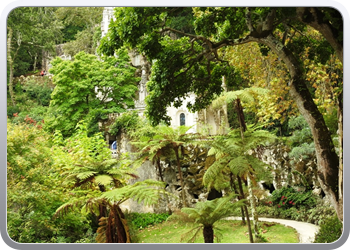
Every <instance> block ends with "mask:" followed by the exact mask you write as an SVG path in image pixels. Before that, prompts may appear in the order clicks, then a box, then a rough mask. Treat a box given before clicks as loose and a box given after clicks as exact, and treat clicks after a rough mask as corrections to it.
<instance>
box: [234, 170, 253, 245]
mask: <svg viewBox="0 0 350 250" xmlns="http://www.w3.org/2000/svg"><path fill="white" fill-rule="evenodd" d="M237 180H238V187H239V191H240V193H241V199H244V198H245V197H244V192H243V186H242V180H241V177H239V176H238V175H237ZM243 209H244V212H245V216H246V218H247V225H248V232H249V240H250V243H254V239H253V233H252V228H251V226H250V218H249V212H248V208H247V206H246V205H244V206H243Z"/></svg>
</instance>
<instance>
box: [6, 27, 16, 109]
mask: <svg viewBox="0 0 350 250" xmlns="http://www.w3.org/2000/svg"><path fill="white" fill-rule="evenodd" d="M12 35H13V30H12V28H10V27H8V35H7V62H8V65H9V69H10V76H9V92H10V98H11V102H12V105H13V106H16V99H15V94H14V92H13V60H14V58H12V56H11V42H12Z"/></svg>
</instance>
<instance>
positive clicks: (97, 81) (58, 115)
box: [45, 49, 139, 136]
mask: <svg viewBox="0 0 350 250" xmlns="http://www.w3.org/2000/svg"><path fill="white" fill-rule="evenodd" d="M52 65H53V67H52V68H51V70H50V72H51V73H53V74H54V77H53V82H54V84H55V85H56V87H55V89H54V91H53V93H52V95H51V98H52V101H51V103H50V113H51V115H50V116H48V117H47V119H46V120H45V121H46V127H47V128H49V129H50V130H56V129H59V130H61V131H62V133H63V134H64V135H65V136H67V135H71V134H72V132H73V130H74V128H75V126H76V124H77V123H78V122H79V121H80V120H82V119H85V120H89V119H90V120H91V119H94V118H95V116H96V114H108V113H120V112H122V111H125V109H126V108H128V107H133V105H134V96H135V92H136V90H137V86H136V82H137V81H138V80H139V79H138V78H137V77H135V76H134V75H135V68H133V67H131V65H130V62H129V57H128V54H127V51H126V50H124V49H121V50H119V52H118V57H104V58H103V60H99V59H98V58H97V57H96V56H95V55H89V54H86V53H84V52H80V53H78V54H77V55H76V56H75V58H74V60H73V61H68V60H66V61H64V60H62V59H60V58H56V59H55V60H53V62H52ZM54 116H55V117H54Z"/></svg>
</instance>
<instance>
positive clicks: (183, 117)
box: [180, 113, 186, 126]
mask: <svg viewBox="0 0 350 250" xmlns="http://www.w3.org/2000/svg"><path fill="white" fill-rule="evenodd" d="M185 124H186V117H185V114H184V113H181V114H180V126H185Z"/></svg>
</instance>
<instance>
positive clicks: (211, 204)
mask: <svg viewBox="0 0 350 250" xmlns="http://www.w3.org/2000/svg"><path fill="white" fill-rule="evenodd" d="M232 198H233V196H232V195H229V196H227V197H223V198H217V199H214V200H207V201H205V202H197V203H196V205H195V207H194V208H189V207H185V208H182V209H181V212H184V213H186V214H188V217H189V218H191V219H193V220H194V223H198V224H200V226H199V227H195V228H193V229H191V230H190V231H189V232H187V233H186V235H188V234H190V233H192V232H193V231H195V233H194V234H193V236H192V237H191V238H190V239H189V241H188V242H194V240H195V239H196V237H197V236H198V233H199V232H200V230H201V229H202V231H203V237H204V242H205V243H214V230H213V229H214V228H215V227H214V224H215V222H217V221H218V220H220V219H223V218H225V217H228V216H230V215H232V214H233V213H234V211H235V209H236V208H237V207H240V206H242V205H243V202H244V200H240V201H236V202H232ZM216 236H217V237H216V238H217V239H218V235H216Z"/></svg>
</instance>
